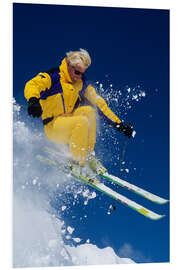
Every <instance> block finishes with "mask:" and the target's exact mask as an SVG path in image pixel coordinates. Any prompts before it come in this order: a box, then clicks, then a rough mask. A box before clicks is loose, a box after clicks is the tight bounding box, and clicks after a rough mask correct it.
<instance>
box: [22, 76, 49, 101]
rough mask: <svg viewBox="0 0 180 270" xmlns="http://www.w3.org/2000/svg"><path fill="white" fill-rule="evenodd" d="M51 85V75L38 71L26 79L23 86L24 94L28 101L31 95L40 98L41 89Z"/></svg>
mask: <svg viewBox="0 0 180 270" xmlns="http://www.w3.org/2000/svg"><path fill="white" fill-rule="evenodd" d="M50 87H51V77H50V76H49V74H48V73H42V72H40V73H39V74H38V75H37V76H35V77H34V78H33V79H31V80H30V81H28V82H27V83H26V85H25V88H24V96H25V98H26V99H27V101H29V99H30V98H31V97H36V98H40V93H41V91H43V90H45V89H47V88H48V89H49V88H50Z"/></svg>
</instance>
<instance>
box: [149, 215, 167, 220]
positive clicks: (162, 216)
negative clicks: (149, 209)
mask: <svg viewBox="0 0 180 270" xmlns="http://www.w3.org/2000/svg"><path fill="white" fill-rule="evenodd" d="M165 216H166V215H156V216H155V217H153V218H151V219H152V220H160V219H162V218H164V217H165Z"/></svg>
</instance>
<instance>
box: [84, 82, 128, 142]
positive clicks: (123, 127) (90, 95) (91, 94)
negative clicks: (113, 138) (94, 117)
mask: <svg viewBox="0 0 180 270" xmlns="http://www.w3.org/2000/svg"><path fill="white" fill-rule="evenodd" d="M84 95H85V97H86V98H87V99H88V100H89V101H90V102H91V103H92V104H93V105H95V106H97V107H98V108H99V109H100V111H101V112H102V113H103V115H104V116H106V117H107V120H109V121H108V122H111V124H112V126H114V127H115V128H116V129H117V130H118V131H119V132H121V133H123V134H124V135H125V136H127V137H129V138H131V137H132V135H133V127H132V126H131V125H130V124H124V123H123V122H122V121H121V120H120V119H119V118H118V117H117V116H116V115H115V114H114V113H113V112H112V111H111V109H110V108H109V107H108V106H107V103H106V102H105V100H104V99H103V98H102V97H100V96H99V95H97V93H96V91H95V89H94V88H93V87H92V86H91V85H89V86H88V87H87V88H86V91H85V93H84Z"/></svg>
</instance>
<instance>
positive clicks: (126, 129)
mask: <svg viewBox="0 0 180 270" xmlns="http://www.w3.org/2000/svg"><path fill="white" fill-rule="evenodd" d="M115 127H116V128H117V129H118V130H119V131H120V132H121V133H123V134H124V135H125V136H127V137H128V138H131V137H132V134H133V126H132V125H131V124H123V123H122V122H121V123H120V124H117V123H116V124H115Z"/></svg>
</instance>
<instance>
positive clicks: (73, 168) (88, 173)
mask: <svg viewBox="0 0 180 270" xmlns="http://www.w3.org/2000/svg"><path fill="white" fill-rule="evenodd" d="M68 167H69V169H70V172H71V174H74V175H76V176H77V177H81V178H83V180H84V181H86V182H88V183H91V184H97V183H99V180H98V179H97V177H96V174H95V173H94V171H92V169H91V168H90V167H89V166H88V165H87V164H85V165H84V166H80V165H79V164H78V163H77V162H76V161H74V160H69V162H68Z"/></svg>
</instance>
